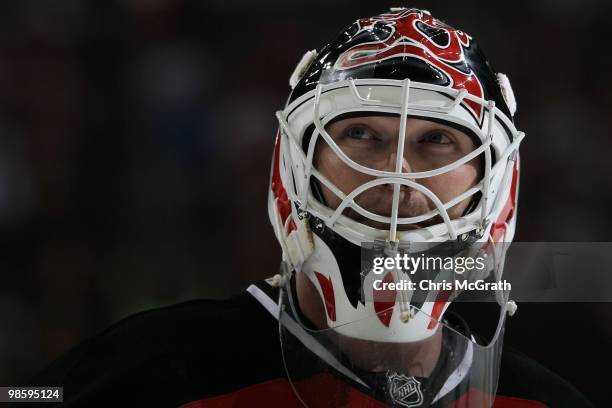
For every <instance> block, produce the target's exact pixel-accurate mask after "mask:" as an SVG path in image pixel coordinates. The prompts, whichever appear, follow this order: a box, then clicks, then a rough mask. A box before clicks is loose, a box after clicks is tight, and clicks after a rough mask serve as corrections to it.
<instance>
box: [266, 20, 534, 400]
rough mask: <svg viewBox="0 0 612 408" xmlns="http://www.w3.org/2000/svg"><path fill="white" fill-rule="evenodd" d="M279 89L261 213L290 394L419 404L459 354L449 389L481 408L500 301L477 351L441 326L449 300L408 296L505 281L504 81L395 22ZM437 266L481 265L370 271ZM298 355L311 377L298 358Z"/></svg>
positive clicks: (457, 40) (456, 327)
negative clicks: (465, 392)
mask: <svg viewBox="0 0 612 408" xmlns="http://www.w3.org/2000/svg"><path fill="white" fill-rule="evenodd" d="M290 84H291V86H292V92H291V95H290V97H289V100H288V102H287V105H286V107H285V109H284V110H282V111H279V112H278V113H277V118H278V120H279V133H278V137H277V140H276V145H275V149H274V156H273V160H272V175H271V183H270V191H269V206H268V210H269V216H270V220H271V222H272V225H273V227H274V230H275V233H276V236H277V238H278V240H279V242H280V244H281V246H282V250H283V264H282V265H283V268H282V270H283V273H282V274H281V276H280V277H279V279H277V282H278V283H280V284H281V286H282V287H283V288H282V296H281V314H280V319H279V320H280V322H281V340H282V343H283V347H284V348H283V352H284V357H285V364H286V366H287V371H288V374H289V376H290V378H291V379H292V381H293V384H294V386H295V388H296V390H297V391H298V395H300V397H304V395H305V394H304V390H303V387H302V392H300V391H299V390H298V388H300V387H298V386H297V384H298V382H300V381H302V380H303V379H304V378H305V377H304V376H305V375H306V374H305V373H304V372H303V368H304V367H309V369H310V368H313V367H319V368H320V367H327V369H328V370H329V371H326V372H328V373H335V374H338V373H341V376H342V377H343V378H344V379H348V380H347V381H349V382H351V383H352V384H353V385H355V384H358V387H362V390H366V391H368V394H369V395H370V396H374V400H373V401H384V402H385V404H389V405H398V406H408V407H412V406H415V407H416V406H428V405H429V404H431V403H433V402H434V401H437V400H439V399H440V398H441V396H442V394H443V392H442V391H443V390H444V387H446V388H448V387H450V386H451V385H452V384H451V385H449V384H450V383H449V382H448V381H449V378H450V377H452V376H453V375H454V374H453V372H454V371H452V370H450V371H449V367H451V366H452V367H454V368H455V369H459V368H460V367H461V362H462V361H463V360H461V361H458V360H457V359H458V358H459V357H458V356H462V357H461V358H462V359H466V360H465V361H468V360H469V367H472V368H475V367H479V370H478V371H473V372H472V371H470V373H469V374H468V373H467V371H465V370H467V369H466V368H465V367H464V369H463V371H462V372H463V373H464V375H463V376H462V379H461V381H463V384H466V382H465V381H467V384H468V385H469V386H470V387H476V388H477V389H479V390H480V391H482V392H483V394H482V395H484V396H485V397H482V398H485V399H486V401H487V402H486V403H483V401H484V400H483V399H482V398H481V397H477V398H473V399H472V401H473V403H474V404H475V405H473V406H486V405H490V401H489V399H490V398H489V397H490V396H491V395H494V392H495V384H496V383H497V377H496V376H497V371H498V367H497V356H498V351H499V349H500V347H501V341H500V339H501V333H502V331H503V330H502V328H503V320H504V316H505V312H506V307H507V292H506V291H504V290H501V291H493V292H491V293H488V294H487V295H486V297H488V299H489V300H490V299H494V300H495V302H488V304H493V303H494V304H495V305H498V306H499V310H498V312H497V313H495V319H494V320H495V322H494V323H493V324H492V325H491V327H492V329H491V330H490V331H489V334H488V335H487V336H486V337H485V338H483V339H481V340H480V341H477V340H476V339H477V337H476V336H475V335H472V334H470V333H471V332H470V331H469V328H465V327H463V326H465V325H464V324H462V323H461V324H459V323H452V322H451V320H453V319H454V317H453V318H451V317H450V313H449V314H447V315H445V313H446V312H447V310H448V309H449V306H450V305H451V303H453V302H457V300H458V299H459V298H460V297H461V295H462V293H461V292H462V291H461V290H458V289H457V288H456V287H453V288H447V287H444V286H435V285H433V287H427V288H424V287H420V286H419V287H418V289H415V286H410V285H407V283H408V282H412V283H413V284H419V283H420V282H422V281H427V282H434V283H436V282H437V283H442V282H444V281H447V280H450V281H454V280H459V281H461V282H465V283H473V282H476V281H489V282H493V283H498V282H500V280H501V275H502V270H503V259H504V255H505V249H506V246H504V245H503V243H509V242H511V241H512V238H513V235H514V228H515V220H516V199H517V193H518V169H519V163H518V146H519V144H520V142H521V140H522V139H523V137H524V134H523V133H522V132H518V131H517V130H516V129H515V127H514V124H513V121H512V116H513V114H514V111H515V109H516V104H515V101H514V96H513V94H512V89H511V87H510V84H509V81H508V79H507V77H506V76H505V75H503V74H495V73H494V72H493V71H492V69H491V67H490V65H489V64H488V62H487V60H486V59H485V58H484V56H483V54H482V52H481V51H480V50H479V48H478V46H477V45H476V44H475V43H474V41H473V40H472V38H471V37H470V36H468V35H467V34H465V33H463V32H461V31H458V30H455V29H454V28H452V27H450V26H448V25H446V24H444V23H442V22H440V21H439V20H436V19H435V18H433V17H432V16H431V15H430V14H429V13H428V12H426V11H422V10H415V9H403V8H402V9H392V10H391V11H390V12H389V13H386V14H381V15H378V16H375V17H372V18H367V19H360V20H358V21H356V22H355V23H353V24H352V25H350V26H348V27H347V28H346V29H345V30H344V31H343V32H342V33H341V34H340V35H339V36H338V37H337V38H336V39H335V40H333V41H332V42H330V43H329V44H327V45H326V46H324V47H323V48H321V49H320V50H318V51H311V52H308V53H306V55H305V56H304V58H303V59H302V61H301V62H300V63H299V64H298V66H297V68H296V70H295V72H294V74H293V75H292V77H291V80H290ZM470 169H471V170H472V171H471V173H470V172H469V171H467V170H470ZM466 171H467V172H466ZM462 174H463V175H466V174H467V175H471V176H470V177H471V178H470V177H468V176H465V177H463V178H461V177H460V176H461V175H462ZM500 243H501V244H500ZM435 257H438V258H440V259H446V260H448V259H450V260H451V261H452V260H457V259H459V258H466V257H473V258H479V257H480V258H481V259H482V260H483V261H482V267H479V268H475V267H474V266H473V265H472V267H469V268H464V271H463V272H462V273H461V274H459V275H460V276H457V273H456V272H457V271H456V268H453V267H452V266H451V267H449V266H448V265H442V264H439V265H436V266H434V267H432V268H426V267H423V265H421V266H420V267H415V268H413V270H412V271H407V270H406V264H404V266H403V267H402V266H399V267H398V266H394V267H390V268H386V269H384V270H383V271H375V270H374V268H373V266H374V263H373V259H375V258H377V259H386V258H396V259H404V260H406V259H412V260H413V261H414V260H418V259H419V258H421V259H431V258H435ZM452 263H453V262H451V264H452ZM389 265H391V264H389ZM412 265H415V263H414V262H413V263H412ZM455 265H456V262H455ZM455 278H458V279H455ZM376 282H378V283H376ZM401 282H404V284H405V285H406V286H394V287H393V289H388V288H389V287H390V286H389V285H387V286H384V285H382V284H384V283H387V284H389V283H396V284H399V283H401ZM377 285H378V286H377ZM377 287H378V288H379V289H377ZM398 288H399V289H398ZM313 299H314V300H315V301H316V302H314V303H315V304H316V305H318V306H320V307H318V308H317V307H316V306H314V307H310V306H309V305H310V304H312V303H313ZM459 320H461V319H459ZM462 327H463V328H462ZM290 328H291V329H290ZM296 333H297V334H296ZM304 338H306V339H310V340H304ZM300 348H304V349H305V350H302V351H300V350H299V349H300ZM313 349H316V350H318V351H314V350H313ZM430 349H431V350H433V351H432V352H431V353H425V354H423V353H424V351H423V350H430ZM356 350H360V351H356ZM389 350H394V352H392V353H391V354H389V353H390V352H389ZM415 350H420V352H417V351H415ZM458 350H460V351H458ZM296 353H297V354H296ZM307 355H310V356H312V357H313V358H314V359H318V360H319V363H320V364H314V365H313V364H305V363H304V362H303V361H301V362H300V361H299V358H298V359H297V360H295V358H294V357H296V356H300V357H304V356H307ZM390 355H396V356H397V358H396V359H394V358H391V357H390ZM423 355H435V356H436V358H434V359H433V360H435V361H426V360H427V357H425V358H424V357H423ZM364 356H367V358H366V357H364ZM453 356H454V357H453ZM468 356H469V358H468ZM377 358H378V359H379V360H378V361H377ZM451 360H452V361H451ZM398 361H401V362H402V364H400V365H399V366H398V365H397V362H398ZM466 364H467V363H466ZM410 366H419V367H427V369H424V370H421V372H419V373H414V372H411V370H409V369H407V368H406V367H410ZM319 368H317V369H315V370H314V371H317V372H323V371H325V370H323V371H321V370H319ZM432 373H434V374H435V375H434V374H432ZM310 374H313V373H310ZM432 376H433V377H435V378H434V379H432V378H433V377H432ZM472 376H473V377H472ZM334 378H335V377H334ZM364 378H366V379H364ZM367 378H369V379H367ZM454 378H455V380H457V378H456V376H455V377H454ZM470 378H473V380H471V381H468V380H469V379H470ZM461 381H460V382H461ZM301 383H302V384H304V382H301ZM307 383H308V382H307ZM417 383H419V384H421V383H427V384H428V385H427V386H426V387H425V386H423V387H421V386H417ZM451 383H452V381H451ZM306 388H308V387H306ZM417 388H418V389H419V391H418V392H416V391H415V390H416V389H417ZM373 390H377V391H373ZM392 390H395V391H394V392H392ZM305 393H306V394H309V392H308V391H306V392H305ZM341 393H342V392H341ZM441 393H442V394H441ZM379 394H380V395H379ZM404 394H406V395H408V394H410V398H408V397H406V398H404V397H402V395H404ZM343 395H344V394H343ZM419 395H420V396H421V397H419ZM404 396H405V395H404ZM486 396H489V397H486ZM306 398H307V397H306ZM412 398H414V400H413V399H412ZM487 398H489V399H487ZM303 399H304V398H303ZM475 401H479V402H475ZM308 403H309V404H310V405H317V404H316V403H314V402H313V401H309V402H308ZM478 404H480V405H478ZM366 406H369V405H366ZM372 406H376V405H372ZM466 406H467V405H466Z"/></svg>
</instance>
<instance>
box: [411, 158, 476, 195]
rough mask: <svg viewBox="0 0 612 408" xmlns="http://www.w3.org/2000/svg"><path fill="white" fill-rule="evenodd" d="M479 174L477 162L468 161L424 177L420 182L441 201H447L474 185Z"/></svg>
mask: <svg viewBox="0 0 612 408" xmlns="http://www.w3.org/2000/svg"><path fill="white" fill-rule="evenodd" d="M479 176H480V172H479V169H478V164H477V162H469V163H466V164H464V165H462V166H459V167H458V168H456V169H454V170H452V171H450V172H448V173H445V174H442V175H440V176H437V177H432V178H429V179H424V180H423V181H422V183H421V184H423V185H424V186H425V187H427V188H429V189H430V190H431V191H432V192H433V193H435V194H436V196H438V198H440V200H441V201H442V202H447V201H449V200H452V199H453V198H455V197H456V196H458V195H459V194H461V193H464V192H465V191H467V190H468V189H469V188H470V187H473V186H474V185H476V183H477V182H478V181H479ZM469 200H470V199H469V198H468V199H467V201H469Z"/></svg>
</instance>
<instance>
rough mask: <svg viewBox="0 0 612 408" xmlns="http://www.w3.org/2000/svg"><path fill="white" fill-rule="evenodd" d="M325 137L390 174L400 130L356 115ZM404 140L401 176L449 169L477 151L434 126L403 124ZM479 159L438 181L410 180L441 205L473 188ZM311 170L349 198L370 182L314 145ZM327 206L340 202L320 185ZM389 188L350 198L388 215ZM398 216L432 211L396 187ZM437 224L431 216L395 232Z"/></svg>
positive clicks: (460, 208)
mask: <svg viewBox="0 0 612 408" xmlns="http://www.w3.org/2000/svg"><path fill="white" fill-rule="evenodd" d="M326 130H327V132H328V133H329V134H330V136H331V137H332V138H333V140H334V141H335V142H336V144H337V145H338V146H339V147H340V149H341V150H342V151H343V152H344V153H345V154H346V155H347V156H348V157H350V158H351V159H352V160H353V161H355V162H357V163H358V164H360V165H363V166H366V167H369V168H371V169H375V170H384V171H395V167H396V158H397V154H396V152H397V145H398V136H399V130H400V118H399V116H360V117H352V118H347V119H341V120H338V121H335V122H333V123H332V124H330V125H328V126H327V128H326ZM405 133H406V138H405V143H404V152H403V166H402V170H401V171H402V172H404V173H412V172H422V171H428V170H433V169H437V168H440V167H442V166H445V165H447V164H450V163H452V162H454V161H456V160H458V159H460V158H461V157H463V156H465V155H466V154H468V153H470V152H472V151H473V150H474V149H475V148H477V145H476V143H475V142H474V140H473V139H472V138H471V137H470V136H468V135H467V134H466V133H464V132H462V131H460V130H458V129H455V128H453V127H450V126H446V125H443V124H440V123H436V122H432V121H428V120H421V119H413V118H409V119H407V122H406V132H405ZM481 160H482V159H481V158H480V157H479V156H477V157H476V158H474V159H472V160H471V161H469V162H467V163H465V164H462V165H460V166H459V167H457V168H455V169H453V170H451V171H448V172H446V173H443V174H441V175H438V176H434V177H428V178H422V179H416V182H417V183H419V184H421V185H422V186H424V187H427V188H428V189H429V190H431V192H433V193H434V194H435V195H436V196H437V197H438V198H439V199H440V200H441V201H442V203H445V202H447V201H449V200H451V199H453V198H454V197H456V196H458V195H459V194H461V193H463V192H465V191H466V190H468V189H469V188H470V187H472V186H474V185H475V184H476V183H477V182H478V181H479V180H480V178H481V169H480V167H481V166H480V164H481ZM314 165H315V166H316V168H317V169H318V170H319V171H320V172H321V173H322V174H323V175H324V176H326V177H327V178H328V179H329V180H330V181H331V182H332V183H334V184H335V185H336V186H337V187H338V188H339V189H340V190H342V192H343V193H345V194H349V193H350V192H351V191H353V190H354V189H355V188H357V187H359V186H360V185H362V184H364V183H366V182H368V181H370V180H373V179H374V178H375V177H374V176H371V175H367V174H364V173H361V172H359V171H357V170H354V169H352V168H351V167H349V166H348V165H347V164H346V163H344V162H343V161H342V159H340V158H339V157H338V155H336V153H334V151H333V150H332V149H331V148H330V147H329V145H327V143H324V142H319V143H318V145H317V149H316V152H315V157H314ZM321 188H322V193H323V197H324V199H325V202H326V204H327V206H329V207H330V208H334V209H335V208H337V207H338V205H340V202H341V199H340V198H339V197H337V196H336V195H335V194H333V193H332V192H331V191H330V190H329V189H327V188H326V187H324V186H321ZM392 197H393V185H391V184H389V185H378V186H376V187H373V188H370V189H368V190H366V191H364V192H363V193H361V194H360V195H358V196H357V198H356V200H355V201H356V203H357V204H359V205H360V206H362V207H363V208H365V209H366V210H368V211H371V212H373V213H375V214H378V215H382V216H390V215H391V205H392ZM470 199H471V197H468V198H466V199H465V200H463V201H461V202H459V203H457V204H456V205H454V206H453V207H451V208H450V209H449V210H448V213H449V216H450V218H457V217H459V216H461V215H462V214H463V212H464V211H465V209H466V207H467V206H468V204H469V202H470ZM399 200H400V201H399V208H398V210H399V211H398V217H400V218H402V217H414V216H417V215H421V214H424V213H427V212H428V211H430V210H433V209H435V208H436V207H435V205H434V204H433V202H432V200H431V199H430V198H429V197H427V196H426V195H425V194H424V193H423V192H420V191H418V190H415V189H414V188H411V187H407V186H401V190H400V197H399ZM344 214H345V215H347V216H349V217H351V218H353V219H355V220H357V221H359V222H362V223H364V224H366V225H369V226H371V227H375V228H381V229H382V228H388V225H387V224H382V223H379V222H375V221H372V220H369V219H366V218H364V217H362V216H361V215H359V214H357V213H356V212H355V211H354V210H352V209H349V210H345V213H344ZM439 222H441V217H440V216H436V217H433V218H430V219H429V220H427V221H424V222H422V223H420V224H418V225H414V224H413V225H404V226H402V225H399V226H398V229H402V227H403V229H410V228H420V227H423V226H427V225H432V224H435V223H439Z"/></svg>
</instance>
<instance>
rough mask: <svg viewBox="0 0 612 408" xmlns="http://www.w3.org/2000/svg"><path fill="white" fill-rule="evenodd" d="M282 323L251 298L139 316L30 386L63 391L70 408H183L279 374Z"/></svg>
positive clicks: (64, 359)
mask: <svg viewBox="0 0 612 408" xmlns="http://www.w3.org/2000/svg"><path fill="white" fill-rule="evenodd" d="M277 324H278V323H277V321H276V319H275V318H274V317H273V316H272V315H271V314H270V313H269V312H268V311H267V310H265V309H264V308H263V307H262V306H261V305H260V304H259V303H258V302H257V301H256V300H255V299H254V298H253V296H251V295H250V294H249V293H247V292H243V293H241V294H240V295H238V296H235V297H233V298H230V299H228V300H194V301H189V302H184V303H180V304H176V305H173V306H168V307H163V308H158V309H154V310H150V311H146V312H141V313H137V314H135V315H132V316H130V317H127V318H125V319H123V320H121V321H120V322H118V323H116V324H114V325H112V326H111V327H109V328H108V329H106V330H104V331H103V332H102V333H100V334H98V335H96V336H93V337H91V338H89V339H87V340H85V341H84V342H82V343H81V344H79V345H78V346H76V347H74V348H73V349H72V350H70V351H69V352H67V353H65V354H64V355H63V356H61V357H60V358H59V359H57V360H56V361H54V362H53V363H52V364H51V365H50V366H48V367H47V368H46V369H45V370H43V371H42V372H41V373H39V374H38V375H36V376H35V377H34V378H33V379H32V380H31V381H30V385H32V386H34V385H45V386H53V385H54V386H63V387H64V405H62V406H67V407H71V406H112V405H113V404H114V403H116V402H117V399H116V398H121V401H122V403H134V404H136V406H147V405H148V404H152V405H153V406H178V405H181V404H183V403H185V402H188V401H193V400H195V399H201V398H205V397H207V396H210V395H218V394H222V393H226V392H231V391H232V390H234V389H238V388H241V387H244V386H247V385H250V384H253V383H257V382H263V381H266V380H269V379H272V378H277V377H279V376H280V375H282V373H283V372H284V369H283V366H282V356H281V353H280V347H279V338H278V330H277V329H276V326H277ZM126 398H127V400H126ZM21 406H23V405H20V407H21Z"/></svg>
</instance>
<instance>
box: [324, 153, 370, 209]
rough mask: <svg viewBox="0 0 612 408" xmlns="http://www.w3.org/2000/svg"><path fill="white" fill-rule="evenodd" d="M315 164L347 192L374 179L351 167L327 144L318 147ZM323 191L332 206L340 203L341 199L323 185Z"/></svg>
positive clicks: (330, 179)
mask: <svg viewBox="0 0 612 408" xmlns="http://www.w3.org/2000/svg"><path fill="white" fill-rule="evenodd" d="M314 165H315V166H316V168H317V170H319V171H320V172H321V174H323V175H324V176H325V177H327V178H328V179H329V181H331V182H332V183H333V184H334V185H335V186H336V187H338V188H339V189H340V190H342V192H343V193H345V194H348V193H350V192H351V191H353V190H354V189H355V188H357V187H359V186H360V185H361V184H363V183H365V182H367V181H369V180H371V179H372V177H370V176H368V175H367V174H363V173H360V172H358V171H356V170H353V169H352V168H350V167H349V166H348V165H347V164H346V163H344V162H343V161H342V159H340V158H339V157H338V156H337V155H336V154H335V153H334V152H333V151H332V149H331V148H330V147H329V146H327V145H325V146H321V147H318V148H317V150H316V153H315V159H314ZM323 193H324V195H325V200H326V201H327V203H328V204H330V206H331V207H336V206H337V204H339V203H340V199H339V198H338V197H337V196H336V195H335V194H333V193H332V192H331V191H329V190H328V189H327V188H325V187H323ZM332 204H336V205H332Z"/></svg>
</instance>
